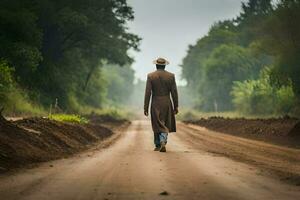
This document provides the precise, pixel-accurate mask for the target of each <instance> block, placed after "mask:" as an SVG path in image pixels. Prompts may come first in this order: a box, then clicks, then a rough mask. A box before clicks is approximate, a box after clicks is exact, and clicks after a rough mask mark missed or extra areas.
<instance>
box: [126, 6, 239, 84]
mask: <svg viewBox="0 0 300 200" xmlns="http://www.w3.org/2000/svg"><path fill="white" fill-rule="evenodd" d="M241 2H242V0H210V1H205V0H200V1H199V0H179V1H174V0H152V1H147V0H129V1H128V4H129V5H130V6H132V8H133V11H134V16H135V19H134V21H132V22H130V23H129V29H130V31H132V32H134V33H136V34H138V35H139V36H140V37H141V38H142V41H141V45H140V49H141V51H140V52H131V53H130V54H131V55H133V57H134V60H135V62H134V63H133V65H132V67H133V69H134V70H135V76H136V78H138V79H141V80H145V79H146V77H147V73H149V72H151V71H153V70H154V69H155V66H154V65H153V64H152V61H153V60H154V59H156V58H157V57H160V56H161V57H164V58H166V59H168V60H169V61H170V65H169V66H167V70H169V71H171V72H173V73H175V74H176V77H177V82H178V84H179V85H184V84H185V81H184V79H182V77H181V76H180V75H181V69H180V67H179V65H180V64H182V59H183V58H184V57H185V55H186V54H187V50H188V45H190V44H195V43H196V41H197V40H198V39H199V38H200V37H202V36H204V35H206V34H207V32H208V30H209V29H210V27H211V26H212V24H214V23H215V22H217V21H219V20H224V19H232V18H234V17H236V16H237V15H238V14H239V12H240V10H241Z"/></svg>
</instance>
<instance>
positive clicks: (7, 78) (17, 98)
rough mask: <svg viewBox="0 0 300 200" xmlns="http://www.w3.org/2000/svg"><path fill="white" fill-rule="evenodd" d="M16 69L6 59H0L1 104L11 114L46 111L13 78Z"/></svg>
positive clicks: (39, 113)
mask: <svg viewBox="0 0 300 200" xmlns="http://www.w3.org/2000/svg"><path fill="white" fill-rule="evenodd" d="M13 72H14V70H13V69H12V68H11V67H10V66H9V65H8V64H7V62H5V61H3V60H2V61H0V106H3V107H4V113H5V114H9V115H19V114H25V115H26V114H34V115H41V114H43V113H44V110H43V108H41V107H39V106H37V105H33V104H32V103H31V102H30V101H29V98H28V96H27V95H26V93H25V92H24V91H23V90H21V89H20V88H19V87H18V85H17V83H16V82H15V80H14V78H13Z"/></svg>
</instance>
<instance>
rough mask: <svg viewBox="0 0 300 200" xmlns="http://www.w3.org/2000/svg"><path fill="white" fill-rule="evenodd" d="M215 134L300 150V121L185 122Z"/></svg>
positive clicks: (213, 120)
mask: <svg viewBox="0 0 300 200" xmlns="http://www.w3.org/2000/svg"><path fill="white" fill-rule="evenodd" d="M185 123H187V124H195V125H199V126H201V127H206V128H208V129H210V130H214V131H217V132H222V133H227V134H231V135H235V136H240V137H245V138H250V139H255V140H260V141H264V142H268V143H273V144H279V145H283V146H287V147H293V148H299V149H300V120H299V119H294V118H288V117H286V118H281V119H244V118H238V119H229V118H222V117H211V118H208V119H205V118H202V119H200V120H195V121H186V122H185Z"/></svg>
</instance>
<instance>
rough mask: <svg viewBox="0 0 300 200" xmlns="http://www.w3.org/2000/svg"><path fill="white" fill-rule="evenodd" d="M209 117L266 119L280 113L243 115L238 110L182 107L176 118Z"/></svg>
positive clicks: (193, 118) (276, 116)
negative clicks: (201, 110) (222, 110)
mask: <svg viewBox="0 0 300 200" xmlns="http://www.w3.org/2000/svg"><path fill="white" fill-rule="evenodd" d="M209 117H224V118H246V119H258V118H260V119H268V118H278V117H282V116H280V115H245V114H242V113H239V112H200V111H197V110H189V109H183V110H181V111H180V113H179V115H178V116H177V119H179V120H197V119H201V118H209Z"/></svg>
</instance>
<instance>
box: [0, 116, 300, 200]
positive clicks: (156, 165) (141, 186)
mask: <svg viewBox="0 0 300 200" xmlns="http://www.w3.org/2000/svg"><path fill="white" fill-rule="evenodd" d="M178 128H179V130H178V133H176V134H171V135H170V139H169V144H168V152H167V153H159V152H154V151H153V145H152V132H151V128H150V124H149V122H148V121H142V120H140V121H134V122H133V123H132V125H131V126H130V127H129V128H128V130H126V131H124V132H123V133H121V136H120V138H119V139H118V140H117V141H116V142H115V143H114V144H112V145H111V146H110V147H108V148H105V149H93V150H90V151H87V152H85V153H82V154H79V155H76V156H74V157H73V158H70V159H62V160H58V161H53V162H50V163H44V164H42V165H41V166H39V167H37V168H33V169H28V170H25V171H23V172H18V173H16V174H13V175H2V176H1V177H0V197H1V199H5V200H10V199H43V200H44V199H46V200H47V199H56V200H58V199H64V200H68V199H72V200H74V199H87V200H92V199H102V200H103V199H151V200H153V199H230V200H234V199H249V200H255V199H263V200H265V199H280V200H284V199H289V200H291V199H299V198H300V188H299V187H297V186H293V185H289V184H287V183H284V182H280V181H279V180H278V179H277V178H272V177H270V176H267V175H265V174H263V173H261V169H258V168H256V167H254V166H252V165H248V164H245V163H242V162H238V161H234V160H231V159H229V158H226V157H223V156H221V155H220V154H215V153H212V152H213V149H211V150H208V147H209V146H210V145H208V144H210V142H211V141H213V139H214V140H216V138H219V140H218V141H216V142H218V143H219V144H217V145H218V146H220V147H221V146H222V143H224V147H225V148H227V149H232V151H233V150H234V148H233V147H234V146H237V147H239V148H240V147H241V148H240V151H244V150H243V148H246V149H248V150H249V154H250V155H249V156H250V157H249V159H252V157H251V156H252V154H253V156H254V155H255V156H257V157H258V158H257V159H260V158H263V159H262V160H264V159H265V158H264V156H266V157H269V160H268V162H269V164H270V165H272V167H273V168H274V169H281V168H282V166H284V165H289V166H290V167H293V169H294V170H295V172H296V173H298V172H299V165H297V163H299V158H298V157H297V156H298V155H299V150H294V149H289V148H282V147H277V146H275V145H272V146H270V145H266V144H264V143H261V142H257V146H255V145H253V144H254V143H255V142H254V141H253V142H250V141H249V142H247V141H248V140H246V139H239V138H235V137H233V136H228V135H222V134H218V135H215V136H214V133H212V132H210V131H207V130H205V129H199V130H197V129H194V128H192V127H188V126H185V125H183V124H179V127H178ZM213 137H215V138H213ZM225 143H226V144H225ZM248 143H249V144H248ZM229 145H232V146H231V147H230V148H229V147H228V146H229ZM247 145H248V147H247ZM212 147H213V146H212ZM267 148H272V149H274V153H270V155H268V154H267V153H266V150H267ZM263 152H265V153H263ZM242 153H243V152H242ZM272 154H274V155H272ZM285 159H287V160H291V163H289V162H288V161H286V162H283V163H282V161H284V160H285ZM258 162H259V161H258ZM280 163H281V164H280ZM267 164H268V163H267V162H266V163H264V162H262V163H261V165H262V166H263V165H267ZM51 165H53V167H51ZM293 165H294V166H293ZM164 191H166V192H167V194H168V195H160V193H162V192H164Z"/></svg>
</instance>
